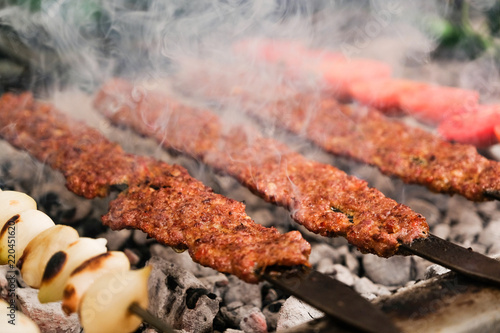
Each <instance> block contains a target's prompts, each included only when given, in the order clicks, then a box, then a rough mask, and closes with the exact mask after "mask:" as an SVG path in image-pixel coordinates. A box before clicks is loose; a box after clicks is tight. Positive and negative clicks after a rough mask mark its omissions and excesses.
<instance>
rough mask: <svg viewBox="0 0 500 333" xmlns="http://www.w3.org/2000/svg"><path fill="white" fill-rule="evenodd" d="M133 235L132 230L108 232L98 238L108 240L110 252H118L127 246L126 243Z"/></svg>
mask: <svg viewBox="0 0 500 333" xmlns="http://www.w3.org/2000/svg"><path fill="white" fill-rule="evenodd" d="M131 235H132V230H128V229H122V230H118V231H115V230H108V231H106V232H105V233H102V234H100V235H98V236H97V237H96V238H105V239H107V241H108V242H107V245H106V246H107V248H108V250H109V251H118V250H120V249H121V248H122V246H123V245H125V242H126V241H127V240H128V239H129V238H130V236H131Z"/></svg>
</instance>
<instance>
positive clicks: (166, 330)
mask: <svg viewBox="0 0 500 333" xmlns="http://www.w3.org/2000/svg"><path fill="white" fill-rule="evenodd" d="M128 310H129V311H130V312H132V313H133V314H135V315H136V316H138V317H140V318H142V319H143V320H144V321H145V322H147V323H148V324H150V325H151V326H153V327H154V328H156V329H157V330H159V331H160V332H162V333H175V331H174V329H173V328H172V327H170V326H169V325H167V324H165V323H164V322H163V321H161V320H160V319H159V318H157V317H155V316H154V315H153V314H152V313H151V312H149V311H148V310H146V309H144V308H142V307H141V306H140V305H139V304H137V303H135V302H134V303H132V304H131V305H130V307H129V308H128Z"/></svg>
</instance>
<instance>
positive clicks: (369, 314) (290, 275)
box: [262, 267, 401, 333]
mask: <svg viewBox="0 0 500 333" xmlns="http://www.w3.org/2000/svg"><path fill="white" fill-rule="evenodd" d="M262 278H263V279H264V280H266V281H268V282H271V283H272V284H273V285H275V286H276V287H278V288H280V289H282V290H284V291H286V292H288V293H289V294H291V295H293V296H295V297H297V298H298V299H300V300H302V301H304V302H306V303H308V304H309V305H311V306H313V307H315V308H316V309H318V310H320V311H323V312H324V313H325V314H326V315H328V316H330V317H331V318H332V320H334V321H335V323H336V324H338V325H339V326H342V327H345V328H346V330H347V331H349V332H353V331H354V332H368V333H379V332H381V329H382V330H383V332H385V333H398V332H399V333H400V332H401V330H400V329H399V328H397V327H396V326H395V325H394V323H393V322H392V320H391V319H389V317H387V315H386V314H385V313H383V312H382V311H381V310H380V309H379V308H377V307H376V306H375V305H373V304H372V303H371V302H369V301H368V300H366V299H365V298H363V297H362V296H361V295H359V294H358V293H357V292H356V291H354V290H353V289H352V288H350V287H349V286H347V285H346V284H344V283H342V282H340V281H338V280H335V279H333V278H331V277H329V276H327V275H325V274H322V273H320V272H318V271H315V270H313V269H311V268H305V267H300V268H297V269H286V270H283V271H266V272H264V274H263V275H262Z"/></svg>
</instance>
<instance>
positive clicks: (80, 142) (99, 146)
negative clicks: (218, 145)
mask: <svg viewBox="0 0 500 333" xmlns="http://www.w3.org/2000/svg"><path fill="white" fill-rule="evenodd" d="M0 136H1V137H2V138H4V139H5V140H7V141H9V142H10V143H11V144H13V145H14V146H16V147H18V148H20V149H24V150H26V151H28V152H29V153H30V154H32V155H33V156H35V157H36V158H38V159H39V160H40V161H42V162H46V163H48V164H49V165H50V166H51V167H53V168H54V169H58V170H60V171H62V172H63V173H64V175H65V176H66V179H67V182H68V183H67V186H68V188H69V189H70V190H71V191H73V192H75V193H77V194H80V195H83V196H86V197H88V198H91V197H95V196H103V195H105V194H107V192H108V191H109V188H110V187H111V186H112V185H116V184H123V183H126V184H128V189H127V190H126V191H124V192H122V193H120V194H119V196H118V198H117V199H115V200H114V201H112V202H111V203H110V210H109V213H108V214H107V215H105V216H104V217H103V222H104V223H105V224H106V225H109V226H110V227H111V228H112V229H123V228H134V229H139V230H142V231H144V232H146V233H147V234H148V235H150V236H151V237H154V238H155V239H157V240H158V241H159V242H160V243H162V244H165V245H168V246H173V247H175V248H178V249H188V250H189V253H190V255H191V257H192V258H193V260H194V261H196V262H199V263H201V264H203V265H206V266H209V267H212V268H214V269H216V270H218V271H220V272H225V273H231V274H234V275H236V276H238V277H239V278H241V279H243V280H245V281H247V282H257V281H258V280H259V276H258V275H257V273H256V272H257V271H258V270H260V269H262V268H265V267H267V266H295V265H309V264H308V256H309V253H310V245H309V244H308V243H307V242H306V241H305V240H304V239H303V238H302V236H301V235H300V233H299V232H298V231H292V232H289V233H286V234H280V233H279V232H278V231H277V230H276V229H275V228H265V227H263V226H261V225H258V224H256V223H255V222H254V221H252V220H251V218H250V217H249V216H247V215H246V214H245V205H244V204H242V203H240V202H237V201H235V200H231V199H229V198H226V197H224V196H222V195H219V194H216V193H214V192H213V191H212V190H211V189H210V188H208V187H206V186H204V185H203V184H202V183H201V182H199V181H197V180H195V179H194V178H192V177H191V176H189V174H188V172H187V171H186V170H185V169H184V168H182V167H180V166H176V165H169V164H166V163H164V162H161V161H158V160H155V159H153V158H148V157H141V156H135V155H132V154H127V153H125V152H124V151H123V150H122V149H121V147H120V146H118V145H117V144H115V143H112V142H110V141H108V140H107V139H106V138H105V137H104V136H103V135H102V134H101V133H100V132H98V131H97V130H95V129H92V128H90V127H88V126H87V125H85V124H84V123H83V122H77V121H74V120H72V119H70V118H69V117H67V116H65V115H64V114H62V113H61V112H59V111H57V110H56V109H55V108H54V107H53V106H51V105H50V104H47V103H41V102H38V101H35V100H33V98H32V97H31V95H29V94H23V95H20V96H16V95H12V94H5V95H3V96H2V97H1V99H0Z"/></svg>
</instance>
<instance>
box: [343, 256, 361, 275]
mask: <svg viewBox="0 0 500 333" xmlns="http://www.w3.org/2000/svg"><path fill="white" fill-rule="evenodd" d="M344 264H345V266H346V267H347V268H349V270H350V271H351V272H352V273H353V274H356V275H357V274H358V273H359V267H360V265H359V260H358V258H356V256H355V255H354V254H352V253H351V252H347V253H346V254H345V257H344Z"/></svg>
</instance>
